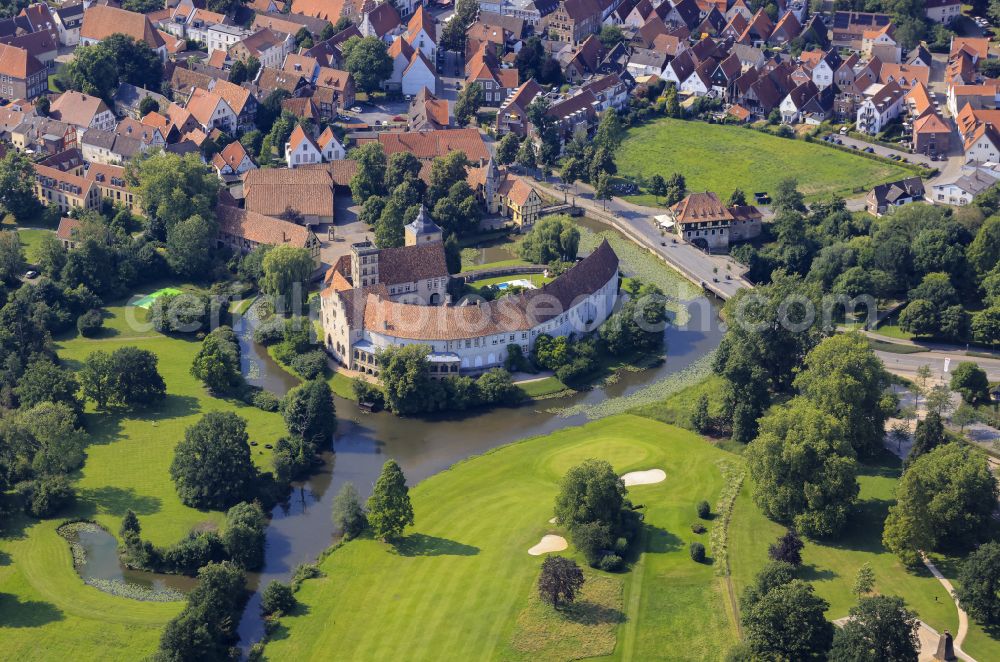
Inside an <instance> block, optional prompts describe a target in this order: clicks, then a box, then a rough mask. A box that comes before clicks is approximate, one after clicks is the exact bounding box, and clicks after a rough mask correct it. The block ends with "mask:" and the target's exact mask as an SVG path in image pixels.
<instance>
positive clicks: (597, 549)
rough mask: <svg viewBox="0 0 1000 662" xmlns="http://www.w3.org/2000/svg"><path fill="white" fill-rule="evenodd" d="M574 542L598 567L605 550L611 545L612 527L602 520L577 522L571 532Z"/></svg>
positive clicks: (592, 563) (593, 564)
mask: <svg viewBox="0 0 1000 662" xmlns="http://www.w3.org/2000/svg"><path fill="white" fill-rule="evenodd" d="M570 536H571V537H572V538H573V544H574V545H576V548H577V549H579V550H580V552H581V553H582V554H583V556H584V558H586V559H587V563H589V564H590V565H591V566H593V567H597V564H598V563H599V562H600V560H601V557H602V556H604V550H606V549H608V548H609V547H610V546H611V527H610V526H609V525H607V524H603V523H601V522H586V523H584V524H577V525H576V526H574V527H573V529H572V531H571V532H570Z"/></svg>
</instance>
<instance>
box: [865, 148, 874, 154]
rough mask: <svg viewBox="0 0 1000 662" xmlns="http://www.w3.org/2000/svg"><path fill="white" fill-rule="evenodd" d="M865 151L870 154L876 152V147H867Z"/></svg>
mask: <svg viewBox="0 0 1000 662" xmlns="http://www.w3.org/2000/svg"><path fill="white" fill-rule="evenodd" d="M864 151H866V152H868V153H869V154H874V153H875V148H874V147H865V150H864Z"/></svg>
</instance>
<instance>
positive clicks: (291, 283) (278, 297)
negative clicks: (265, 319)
mask: <svg viewBox="0 0 1000 662" xmlns="http://www.w3.org/2000/svg"><path fill="white" fill-rule="evenodd" d="M263 266H264V276H263V277H262V278H261V280H260V287H261V289H262V290H263V291H264V292H265V293H266V294H268V295H270V296H271V297H273V298H274V304H275V308H276V310H279V311H284V312H292V311H294V309H295V307H296V306H300V305H301V304H303V303H304V302H305V300H306V296H307V295H308V292H309V277H310V276H312V272H313V271H314V270H315V268H316V264H315V262H314V261H313V258H312V256H311V255H310V254H309V251H308V250H306V249H305V248H297V247H295V246H276V247H275V248H273V249H271V250H270V251H268V252H267V255H265V256H264V263H263Z"/></svg>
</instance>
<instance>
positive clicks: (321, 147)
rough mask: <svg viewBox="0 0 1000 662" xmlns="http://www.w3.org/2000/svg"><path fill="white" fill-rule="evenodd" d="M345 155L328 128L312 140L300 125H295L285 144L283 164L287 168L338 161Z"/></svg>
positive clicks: (342, 147)
mask: <svg viewBox="0 0 1000 662" xmlns="http://www.w3.org/2000/svg"><path fill="white" fill-rule="evenodd" d="M345 154H346V152H345V150H344V146H343V145H342V144H341V143H340V141H339V140H337V136H336V135H334V133H333V130H332V129H331V128H330V127H327V128H326V129H324V131H323V133H321V134H320V136H319V138H318V139H316V140H313V138H312V137H311V136H310V135H309V134H308V133H306V131H305V129H303V128H302V125H297V126H296V127H295V129H294V130H293V131H292V134H291V135H290V136H289V137H288V142H287V143H285V163H286V164H287V165H288V167H289V168H298V167H301V166H306V165H315V164H318V163H330V162H332V161H340V160H342V159H343V158H344V156H345Z"/></svg>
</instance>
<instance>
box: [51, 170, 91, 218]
mask: <svg viewBox="0 0 1000 662" xmlns="http://www.w3.org/2000/svg"><path fill="white" fill-rule="evenodd" d="M80 171H82V168H79V169H78V170H76V172H80ZM35 195H36V196H37V197H38V199H39V200H40V201H41V203H42V204H44V205H55V206H56V207H58V208H59V211H61V212H62V213H64V214H67V213H69V212H70V210H72V209H82V210H88V209H97V208H98V207H99V206H100V204H101V192H100V190H99V189H98V188H97V187H96V186H94V182H93V180H90V179H87V178H85V177H84V176H83V175H82V174H75V172H63V171H62V170H59V169H58V168H54V167H51V166H47V165H43V164H36V165H35Z"/></svg>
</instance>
